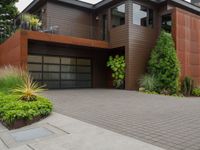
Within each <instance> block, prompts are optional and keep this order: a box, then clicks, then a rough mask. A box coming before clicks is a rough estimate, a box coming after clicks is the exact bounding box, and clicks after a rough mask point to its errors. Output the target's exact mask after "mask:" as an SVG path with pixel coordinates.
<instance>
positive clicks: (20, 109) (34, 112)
mask: <svg viewBox="0 0 200 150" xmlns="http://www.w3.org/2000/svg"><path fill="white" fill-rule="evenodd" d="M52 107H53V106H52V103H51V102H50V101H49V100H48V99H46V98H43V97H37V101H31V102H26V101H21V100H19V96H18V95H7V94H2V93H1V94H0V120H2V121H3V122H4V123H6V124H7V125H11V124H12V123H14V122H15V121H17V120H32V119H33V118H34V117H37V116H40V117H43V116H47V115H48V114H50V113H51V111H52Z"/></svg>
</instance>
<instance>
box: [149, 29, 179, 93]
mask: <svg viewBox="0 0 200 150" xmlns="http://www.w3.org/2000/svg"><path fill="white" fill-rule="evenodd" d="M148 71H149V73H150V74H151V75H155V78H156V79H157V86H156V91H157V92H159V93H161V92H162V91H163V92H165V93H166V91H168V93H170V94H175V93H178V92H179V90H180V88H179V74H180V65H179V61H178V58H177V55H176V49H175V45H174V42H173V38H172V35H171V34H170V33H167V32H165V31H162V32H161V34H160V36H159V39H158V41H157V43H156V46H155V48H154V49H153V50H152V53H151V58H150V61H149V66H148Z"/></svg>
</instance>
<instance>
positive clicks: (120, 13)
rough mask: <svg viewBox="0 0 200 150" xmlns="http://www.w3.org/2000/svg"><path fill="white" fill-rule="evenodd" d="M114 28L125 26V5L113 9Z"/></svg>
mask: <svg viewBox="0 0 200 150" xmlns="http://www.w3.org/2000/svg"><path fill="white" fill-rule="evenodd" d="M111 11H112V12H111V14H112V27H117V26H120V25H123V24H125V4H121V5H119V6H117V7H114V8H112V10H111Z"/></svg>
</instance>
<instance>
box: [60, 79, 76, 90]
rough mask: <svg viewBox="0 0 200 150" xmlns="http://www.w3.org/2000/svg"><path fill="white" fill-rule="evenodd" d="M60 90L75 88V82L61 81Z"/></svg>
mask: <svg viewBox="0 0 200 150" xmlns="http://www.w3.org/2000/svg"><path fill="white" fill-rule="evenodd" d="M61 88H76V81H62V82H61Z"/></svg>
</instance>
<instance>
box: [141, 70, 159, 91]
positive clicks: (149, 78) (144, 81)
mask: <svg viewBox="0 0 200 150" xmlns="http://www.w3.org/2000/svg"><path fill="white" fill-rule="evenodd" d="M139 84H140V87H143V88H144V89H145V90H148V91H154V90H155V87H156V85H157V80H156V78H155V76H154V75H149V74H146V75H144V76H142V77H141V78H140V79H139Z"/></svg>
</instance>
